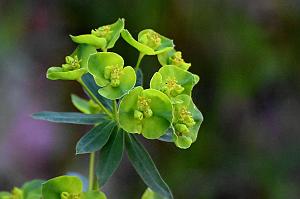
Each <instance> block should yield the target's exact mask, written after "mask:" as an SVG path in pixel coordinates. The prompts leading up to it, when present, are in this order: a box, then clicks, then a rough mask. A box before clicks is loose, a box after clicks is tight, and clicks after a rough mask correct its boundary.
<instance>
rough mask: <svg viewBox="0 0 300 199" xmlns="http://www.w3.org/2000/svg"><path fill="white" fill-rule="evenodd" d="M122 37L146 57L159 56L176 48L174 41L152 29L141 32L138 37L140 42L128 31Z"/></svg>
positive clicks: (123, 32)
mask: <svg viewBox="0 0 300 199" xmlns="http://www.w3.org/2000/svg"><path fill="white" fill-rule="evenodd" d="M121 35H122V37H123V39H124V40H125V41H126V42H127V43H129V44H130V45H131V46H133V47H134V48H136V49H137V50H138V51H140V53H141V54H145V55H157V54H159V53H163V52H165V51H168V50H171V49H173V47H174V44H173V40H171V39H168V38H166V37H164V36H162V35H160V34H158V33H156V32H155V31H153V30H151V29H146V30H143V31H141V32H140V33H139V35H138V41H136V40H135V39H134V38H133V37H132V36H131V34H130V33H129V32H128V30H126V29H124V30H123V31H122V32H121Z"/></svg>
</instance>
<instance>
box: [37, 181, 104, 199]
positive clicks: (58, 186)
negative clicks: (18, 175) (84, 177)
mask: <svg viewBox="0 0 300 199" xmlns="http://www.w3.org/2000/svg"><path fill="white" fill-rule="evenodd" d="M82 187H83V186H82V182H81V180H80V179H79V178H78V177H76V176H59V177H56V178H53V179H50V180H48V181H47V182H45V183H44V184H43V185H42V195H43V199H74V198H76V199H77V198H78V199H106V196H105V194H104V193H103V192H99V191H89V192H83V191H82V190H83V188H82Z"/></svg>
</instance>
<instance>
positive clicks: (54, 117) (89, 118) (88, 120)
mask: <svg viewBox="0 0 300 199" xmlns="http://www.w3.org/2000/svg"><path fill="white" fill-rule="evenodd" d="M32 118H34V119H37V120H45V121H49V122H57V123H68V124H87V125H91V124H98V123H101V122H103V121H105V120H106V118H107V117H106V115H105V114H83V113H76V112H52V111H43V112H39V113H34V114H32Z"/></svg>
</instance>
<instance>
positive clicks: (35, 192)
mask: <svg viewBox="0 0 300 199" xmlns="http://www.w3.org/2000/svg"><path fill="white" fill-rule="evenodd" d="M42 183H44V180H32V181H30V182H26V183H25V184H24V185H23V186H22V190H23V197H24V199H38V198H41V196H42Z"/></svg>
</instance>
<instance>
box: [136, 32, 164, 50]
mask: <svg viewBox="0 0 300 199" xmlns="http://www.w3.org/2000/svg"><path fill="white" fill-rule="evenodd" d="M140 42H141V43H143V44H145V45H147V46H149V47H150V48H153V49H154V50H155V49H157V48H158V47H159V46H160V44H161V37H160V35H159V34H157V33H156V32H148V33H146V34H144V35H143V36H142V37H141V38H140Z"/></svg>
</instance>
